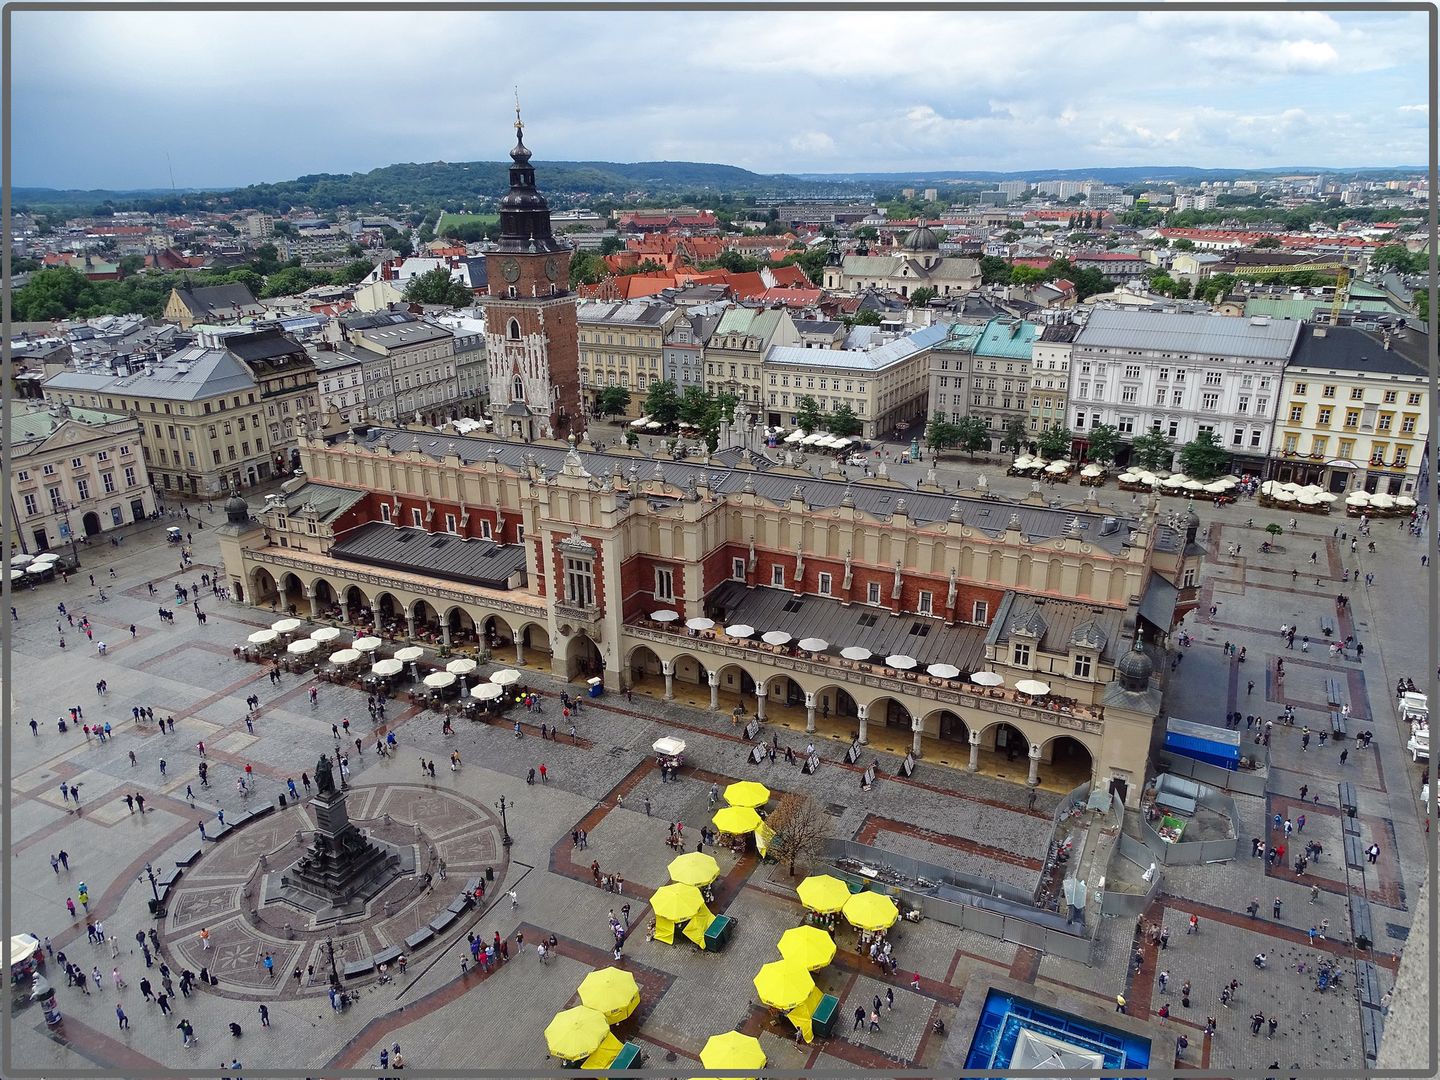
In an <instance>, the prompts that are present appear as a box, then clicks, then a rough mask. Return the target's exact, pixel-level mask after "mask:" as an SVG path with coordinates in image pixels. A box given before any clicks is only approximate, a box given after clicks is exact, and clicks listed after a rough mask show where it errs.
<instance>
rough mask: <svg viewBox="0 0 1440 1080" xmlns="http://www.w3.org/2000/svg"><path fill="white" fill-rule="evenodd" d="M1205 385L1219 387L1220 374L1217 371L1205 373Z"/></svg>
mask: <svg viewBox="0 0 1440 1080" xmlns="http://www.w3.org/2000/svg"><path fill="white" fill-rule="evenodd" d="M1205 385H1206V386H1219V385H1220V372H1218V371H1207V372H1205Z"/></svg>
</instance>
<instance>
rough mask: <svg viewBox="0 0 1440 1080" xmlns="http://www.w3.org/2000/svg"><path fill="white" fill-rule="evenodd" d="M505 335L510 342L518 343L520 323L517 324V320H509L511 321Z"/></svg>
mask: <svg viewBox="0 0 1440 1080" xmlns="http://www.w3.org/2000/svg"><path fill="white" fill-rule="evenodd" d="M506 334H507V336H508V337H509V338H510V340H511V341H519V340H520V322H519V320H518V319H511V320H510V326H509V328H508V329H507V330H506Z"/></svg>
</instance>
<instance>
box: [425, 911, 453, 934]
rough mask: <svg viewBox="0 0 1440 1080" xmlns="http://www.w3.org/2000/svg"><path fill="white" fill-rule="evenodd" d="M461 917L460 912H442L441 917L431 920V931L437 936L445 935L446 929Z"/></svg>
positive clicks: (437, 916)
mask: <svg viewBox="0 0 1440 1080" xmlns="http://www.w3.org/2000/svg"><path fill="white" fill-rule="evenodd" d="M459 917H460V915H459V913H458V912H454V911H442V912H441V913H440V914H439V915H436V916H435V918H433V919H431V920H430V923H429V926H430V929H431V930H432V931H433V932H434V933H437V934H440V933H444V931H445V928H446V927H448V926H449V925H450V924H451V923H453V922H454V921H455V920H456V919H458V918H459Z"/></svg>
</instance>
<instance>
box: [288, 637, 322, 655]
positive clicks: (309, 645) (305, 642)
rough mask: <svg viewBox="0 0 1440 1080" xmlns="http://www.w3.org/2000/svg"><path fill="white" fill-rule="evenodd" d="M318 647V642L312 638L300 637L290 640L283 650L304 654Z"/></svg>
mask: <svg viewBox="0 0 1440 1080" xmlns="http://www.w3.org/2000/svg"><path fill="white" fill-rule="evenodd" d="M319 647H320V642H318V641H315V640H314V639H312V638H308V637H302V638H301V639H300V640H299V641H292V642H290V644H289V645H288V646H286V648H285V651H286V652H288V653H294V654H295V655H296V656H304V655H305V654H306V653H312V652H314V651H315V650H316V649H318V648H319Z"/></svg>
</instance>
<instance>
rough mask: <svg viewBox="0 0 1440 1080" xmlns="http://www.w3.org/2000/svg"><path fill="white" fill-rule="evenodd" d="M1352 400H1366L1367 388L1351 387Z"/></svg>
mask: <svg viewBox="0 0 1440 1080" xmlns="http://www.w3.org/2000/svg"><path fill="white" fill-rule="evenodd" d="M1350 400H1351V401H1364V400H1365V388H1364V387H1363V386H1355V387H1351V389H1350Z"/></svg>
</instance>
